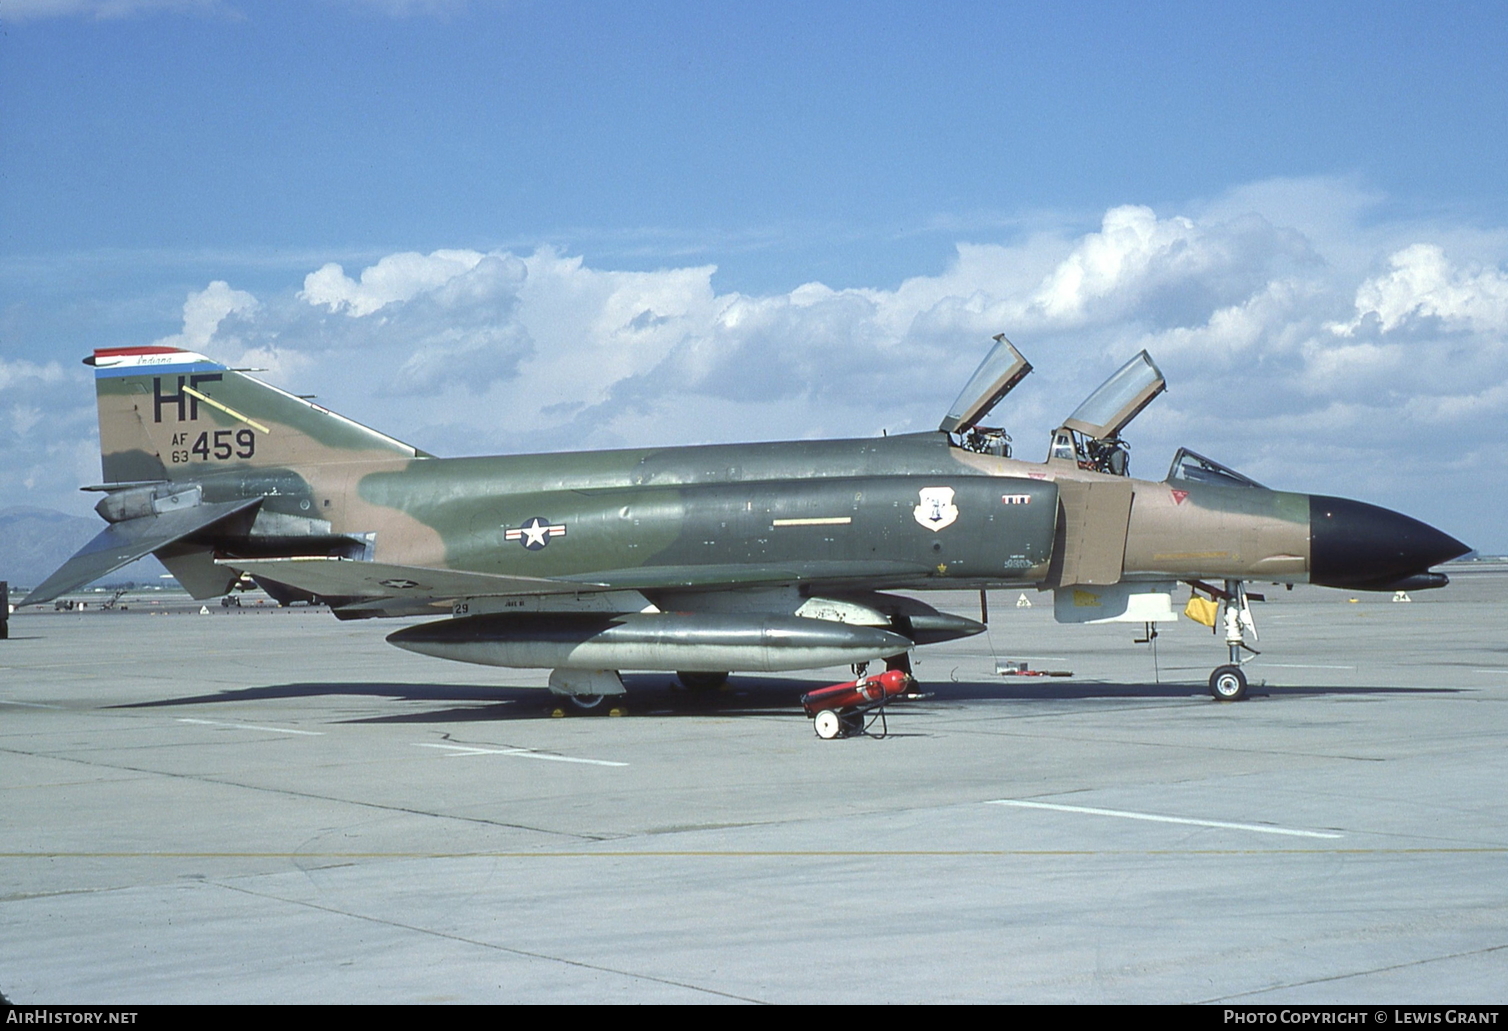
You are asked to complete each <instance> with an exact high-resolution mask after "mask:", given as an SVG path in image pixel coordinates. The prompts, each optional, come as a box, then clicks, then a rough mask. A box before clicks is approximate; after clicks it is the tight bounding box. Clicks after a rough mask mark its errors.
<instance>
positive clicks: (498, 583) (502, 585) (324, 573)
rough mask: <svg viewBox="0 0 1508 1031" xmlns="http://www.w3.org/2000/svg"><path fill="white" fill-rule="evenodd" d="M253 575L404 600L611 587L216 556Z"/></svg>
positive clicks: (330, 592)
mask: <svg viewBox="0 0 1508 1031" xmlns="http://www.w3.org/2000/svg"><path fill="white" fill-rule="evenodd" d="M215 563H216V565H221V566H229V567H230V568H232V569H239V570H241V571H242V572H245V573H250V574H251V575H252V576H258V577H265V578H266V579H268V580H276V581H277V582H278V583H281V584H287V585H288V586H289V587H295V588H297V589H299V590H301V591H308V592H309V593H310V594H317V595H320V596H321V597H325V598H371V599H375V598H402V599H404V600H405V601H424V600H439V599H448V598H483V597H491V596H498V595H508V594H576V593H578V592H582V591H601V590H606V589H607V586H606V585H605V584H596V583H579V582H577V581H574V580H550V579H545V578H543V577H533V576H498V575H496V574H493V573H468V572H464V571H461V570H456V569H434V568H430V567H426V566H399V565H392V564H390V563H387V562H363V561H359V560H356V559H348V558H326V557H324V556H319V555H315V556H300V557H295V558H257V559H250V558H245V559H243V558H228V559H216V560H215Z"/></svg>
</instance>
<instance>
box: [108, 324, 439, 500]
mask: <svg viewBox="0 0 1508 1031" xmlns="http://www.w3.org/2000/svg"><path fill="white" fill-rule="evenodd" d="M84 362H85V364H88V365H92V366H94V386H95V396H96V399H97V400H98V402H99V438H100V462H101V465H102V468H103V472H104V479H105V482H106V483H122V482H129V481H141V480H181V479H192V478H195V477H199V476H203V475H205V474H206V473H208V472H219V471H222V470H231V469H235V468H238V467H262V466H297V465H305V464H310V463H318V462H350V461H361V460H363V459H375V458H394V457H403V458H428V457H429V455H427V454H426V453H425V452H423V451H420V450H418V449H417V448H414V447H411V446H410V445H408V444H405V443H403V442H402V441H398V440H394V439H393V438H392V437H389V436H387V435H386V434H383V433H378V432H377V431H376V430H373V429H369V428H368V427H366V426H363V425H361V424H360V423H356V422H352V421H351V420H350V419H347V418H345V417H344V416H340V415H336V414H335V413H334V412H332V411H329V410H328V409H325V408H321V407H320V406H319V405H316V404H313V403H311V402H309V401H307V400H305V399H304V398H301V397H298V396H297V395H294V394H290V393H288V392H286V391H283V390H279V389H278V388H277V387H273V386H269V385H267V384H266V383H263V382H262V381H260V380H257V379H253V378H252V377H250V376H248V375H246V374H245V373H244V372H241V371H238V370H236V369H231V368H227V367H226V366H224V365H221V364H219V363H218V362H213V361H211V360H210V359H208V358H206V357H204V356H203V355H201V354H195V353H194V352H192V351H183V350H180V349H178V348H176V347H120V348H107V349H101V350H96V351H95V352H94V354H93V355H92V356H90V357H88V358H85V359H84Z"/></svg>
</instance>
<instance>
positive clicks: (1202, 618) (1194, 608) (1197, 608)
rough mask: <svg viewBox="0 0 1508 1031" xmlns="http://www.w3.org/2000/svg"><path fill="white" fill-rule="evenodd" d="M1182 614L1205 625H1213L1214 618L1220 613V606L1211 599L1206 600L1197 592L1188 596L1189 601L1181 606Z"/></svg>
mask: <svg viewBox="0 0 1508 1031" xmlns="http://www.w3.org/2000/svg"><path fill="white" fill-rule="evenodd" d="M1183 614H1184V615H1185V616H1188V617H1189V618H1190V619H1192V620H1193V621H1194V622H1196V623H1203V624H1204V625H1205V626H1214V625H1215V618H1216V617H1217V616H1219V615H1220V606H1219V604H1218V603H1216V602H1213V601H1206V600H1205V599H1204V598H1201V597H1199V595H1197V594H1193V595H1190V596H1189V603H1188V604H1187V605H1185V606H1184V607H1183Z"/></svg>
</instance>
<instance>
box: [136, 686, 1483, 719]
mask: <svg viewBox="0 0 1508 1031" xmlns="http://www.w3.org/2000/svg"><path fill="white" fill-rule="evenodd" d="M623 681H624V686H625V687H627V689H628V694H627V696H626V697H625V698H624V699H622V700H621V701H620V703H619V704H620V705H622V706H623V707H625V708H626V709H627V711H628V712H629V713H630V714H632V715H634V716H665V717H674V716H709V715H715V716H789V717H801V716H802V715H803V714H802V712H801V701H800V699H801V695H802V694H803V693H805V692H807V691H811V690H813V689H814V688H815V687H818V686H821V685H820V684H818V683H817V682H814V681H811V680H791V679H780V678H757V677H733V678H731V679H730V680H729V681H728V684H727V686H726V688H724V689H721V690H711V691H688V690H685V689H684V688H682V687H680V685H679V684H677V683H675V681H674V680H673V679H671V678H669V677H666V676H664V675H654V674H650V675H638V676H625V677H624V678H623ZM922 690H923V691H924V692H925V697H924V698H922V699H920V700H917V701H902V702H899V703H897V704H896V705H895V706H893V707H892V708H891V709H890V712H891V713H892V715H896V716H905V715H924V714H926V713H927V712H928V711H929V709H933V708H935V707H936V706H939V705H942V706H946V707H948V708H950V709H951V708H953V707H956V706H957V705H960V704H968V703H971V702H979V701H987V702H1009V701H1022V702H1029V701H1053V700H1056V701H1085V702H1095V701H1116V700H1121V701H1148V700H1156V699H1167V700H1174V699H1186V700H1189V701H1191V702H1200V701H1208V702H1210V703H1211V704H1221V703H1216V702H1215V701H1214V699H1212V698H1210V697H1209V693H1208V690H1207V689H1206V688H1205V686H1204V685H1203V684H1194V683H1177V684H1147V683H1126V684H1118V683H1105V682H1101V681H1087V680H1086V681H1077V682H1072V681H1067V680H1064V679H1059V678H1053V679H1051V680H1048V679H1046V678H1043V679H1041V680H1037V679H1032V680H1027V681H1025V682H1005V681H996V680H985V681H943V682H941V683H936V684H931V683H928V684H923V685H922ZM1440 693H1447V694H1453V693H1457V691H1456V689H1453V688H1411V687H1358V686H1349V685H1347V686H1342V685H1309V686H1304V687H1287V686H1280V685H1278V686H1270V687H1269V686H1262V685H1258V684H1253V686H1252V689H1251V698H1252V699H1254V700H1281V699H1283V698H1285V697H1311V696H1314V695H1353V696H1354V695H1383V696H1386V695H1401V694H1440ZM342 695H344V696H351V697H367V698H371V697H376V698H390V699H393V700H395V701H404V702H426V703H432V704H434V707H433V708H427V709H425V710H423V711H419V712H412V711H411V712H401V713H393V714H391V715H384V716H366V717H359V718H356V719H350V720H343V721H341V722H346V723H456V722H470V721H482V722H486V721H513V720H530V719H547V718H550V717H552V716H553V715H554V714H555V712H556V711H564V712H565V713H567V714H569V715H573V716H578V717H579V716H588V715H594V714H597V713H601V714H603V715H605V714H606V713H607V712H608V711H609V709H610V708H611V706H609V705H608V704H606V703H604V704H602V705H600V706H598V707H597V708H596V709H594V710H586V711H577V710H575V709H574V708H573V707H572V706H571V705H570V704H569V703H568V702H566V701H565V700H564V699H562V698H559V697H557V696H555V695H552V694H550V693H548V692H546V691H544V690H541V689H540V688H537V687H508V686H499V687H485V686H475V685H455V684H401V683H371V682H354V683H337V682H322V683H295V684H269V685H267V686H265V687H248V688H243V689H241V690H236V691H221V692H217V693H215V694H205V695H193V696H189V697H184V698H164V699H159V700H156V701H150V702H132V703H128V704H124V705H120V706H116V708H122V709H140V708H157V707H163V706H180V705H213V704H219V703H224V702H240V703H245V702H253V701H258V700H271V699H288V698H310V697H331V696H342Z"/></svg>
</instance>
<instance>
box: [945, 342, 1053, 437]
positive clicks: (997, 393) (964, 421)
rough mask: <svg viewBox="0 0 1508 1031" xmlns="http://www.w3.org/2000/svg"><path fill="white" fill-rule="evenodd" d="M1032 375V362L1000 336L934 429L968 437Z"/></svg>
mask: <svg viewBox="0 0 1508 1031" xmlns="http://www.w3.org/2000/svg"><path fill="white" fill-rule="evenodd" d="M1031 371H1032V366H1031V362H1029V361H1027V360H1026V359H1025V358H1023V357H1022V356H1021V352H1020V351H1018V350H1016V348H1015V346H1014V345H1013V344H1012V343H1011V342H1010V341H1009V340H1007V339H1005V334H1004V333H1001V334H1000V335H999V336H997V337H996V338H995V346H994V347H992V348H990V353H989V354H987V355H985V356H984V361H982V362H980V363H979V368H977V369H975V370H974V375H972V376H970V377H969V382H968V383H966V384H964V388H963V391H962V392H961V393H960V394H959V395H958V400H956V401H954V402H953V407H952V408H949V409H948V414H947V417H946V418H944V419H943V421H942V424H941V425H939V426H938V427H937V428H938V429H940V430H942V431H943V432H944V433H958V434H963V433H967V432H968V431H969V430H971V429H973V428H974V427H975V426H977V425H978V424H979V420H981V419H983V418H984V417H985V416H986V415H988V414H990V411H991V410H992V409H993V408H994V407H995V406H996V405H997V404H999V403H1000V400H1001V398H1003V397H1005V395H1006V394H1009V393H1010V392H1011V390H1013V389H1014V388H1015V386H1016V384H1017V383H1020V382H1021V381H1022V380H1023V379H1025V378H1026V374H1027V373H1029V372H1031Z"/></svg>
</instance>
